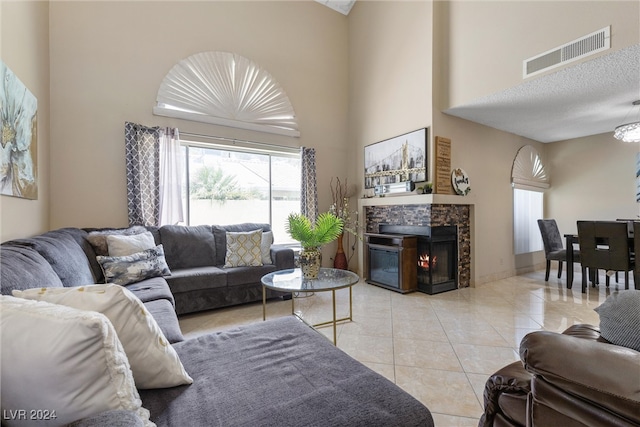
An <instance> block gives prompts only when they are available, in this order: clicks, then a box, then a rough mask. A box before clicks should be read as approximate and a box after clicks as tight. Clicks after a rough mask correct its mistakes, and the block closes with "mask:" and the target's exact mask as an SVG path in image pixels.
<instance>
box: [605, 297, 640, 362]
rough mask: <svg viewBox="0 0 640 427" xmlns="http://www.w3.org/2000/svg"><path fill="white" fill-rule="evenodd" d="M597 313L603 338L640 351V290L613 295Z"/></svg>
mask: <svg viewBox="0 0 640 427" xmlns="http://www.w3.org/2000/svg"><path fill="white" fill-rule="evenodd" d="M595 311H596V312H597V313H598V315H599V316H600V334H601V335H602V338H604V339H606V340H607V341H609V342H610V343H612V344H615V345H619V346H621V347H627V348H632V349H634V350H636V351H640V333H639V332H638V331H640V290H628V291H620V292H618V293H615V294H611V295H610V296H609V297H608V298H607V299H606V300H605V301H604V302H603V303H602V304H601V305H600V306H598V307H596V308H595Z"/></svg>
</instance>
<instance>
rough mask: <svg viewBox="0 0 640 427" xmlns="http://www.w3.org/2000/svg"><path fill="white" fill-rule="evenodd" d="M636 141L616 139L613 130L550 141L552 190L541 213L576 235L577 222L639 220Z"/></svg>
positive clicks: (566, 231)
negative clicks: (554, 219) (588, 135)
mask: <svg viewBox="0 0 640 427" xmlns="http://www.w3.org/2000/svg"><path fill="white" fill-rule="evenodd" d="M638 152H640V144H638V143H635V144H633V143H626V142H622V141H618V140H617V139H615V138H614V137H613V134H612V133H607V134H602V135H594V136H590V137H585V138H579V139H572V140H568V141H561V142H555V143H552V144H548V148H547V154H548V159H549V164H550V165H551V171H552V175H551V189H550V191H548V193H547V194H548V195H547V196H545V203H546V206H545V214H546V215H547V216H548V217H550V218H556V221H557V222H558V227H559V228H560V232H561V233H562V234H564V233H576V232H577V227H576V221H578V220H583V219H585V220H591V219H596V220H597V219H600V220H615V219H617V218H638V215H640V204H638V203H636V201H635V194H636V188H635V185H636V184H635V171H636V169H635V168H636V155H637V153H638Z"/></svg>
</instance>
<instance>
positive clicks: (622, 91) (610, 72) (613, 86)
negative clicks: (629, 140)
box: [316, 0, 640, 142]
mask: <svg viewBox="0 0 640 427" xmlns="http://www.w3.org/2000/svg"><path fill="white" fill-rule="evenodd" d="M316 1H317V2H318V3H321V4H323V5H325V6H327V7H330V8H331V9H333V10H336V11H338V12H340V13H342V14H344V15H348V14H349V12H350V11H351V8H352V7H353V5H354V3H355V2H356V0H316ZM639 99H640V44H638V45H634V46H631V47H629V48H626V49H623V50H619V51H616V52H613V53H610V54H605V55H602V56H599V57H597V58H595V59H593V60H590V61H585V62H582V63H579V64H578V65H573V66H567V67H565V68H564V69H561V70H560V71H557V72H555V73H551V74H547V75H544V76H542V77H537V78H534V79H531V80H527V81H525V82H523V83H521V84H519V85H517V86H515V87H512V88H509V89H507V90H505V91H502V92H499V93H494V94H492V95H488V96H485V97H482V98H479V99H476V100H473V101H471V102H469V103H466V104H463V105H458V106H456V107H453V108H450V109H448V110H446V111H444V113H446V114H450V115H452V116H456V117H460V118H463V119H466V120H470V121H472V122H476V123H480V124H483V125H486V126H489V127H492V128H496V129H500V130H503V131H506V132H510V133H514V134H516V135H521V136H524V137H527V138H530V139H533V140H535V141H540V142H555V141H563V140H566V139H572V138H580V137H584V136H589V135H598V134H601V133H607V132H611V133H612V134H613V130H614V129H615V127H616V126H618V125H621V124H625V123H629V122H630V121H639V120H640V107H633V105H632V102H633V101H636V100H639ZM631 113H633V114H631Z"/></svg>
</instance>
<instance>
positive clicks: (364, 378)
mask: <svg viewBox="0 0 640 427" xmlns="http://www.w3.org/2000/svg"><path fill="white" fill-rule="evenodd" d="M174 348H175V349H176V352H177V353H178V355H179V356H180V360H181V361H182V363H183V365H184V367H185V369H186V370H187V371H188V372H189V373H190V374H191V376H192V377H193V379H194V383H193V384H191V385H189V386H179V387H173V388H169V389H156V390H140V397H141V398H142V406H143V407H145V408H147V409H148V410H149V411H150V412H151V417H150V418H151V421H153V422H155V423H156V424H157V425H158V426H159V427H161V426H169V425H174V426H178V425H184V423H185V420H189V425H194V426H196V425H197V426H212V427H213V426H221V427H222V426H224V427H226V426H252V427H253V426H274V427H275V426H277V427H287V426H323V427H324V426H332V427H340V426H344V427H347V426H348V427H376V426H380V427H382V426H384V427H389V426H404V427H410V426H421V427H428V426H433V419H432V417H431V413H430V412H429V410H428V409H427V408H426V407H425V406H424V405H422V404H421V403H420V402H419V401H417V400H416V399H415V398H413V397H412V396H411V395H409V394H408V393H406V392H405V391H403V390H402V389H400V388H399V387H398V386H396V385H395V384H393V383H392V382H391V381H389V380H387V379H386V378H384V377H382V376H381V375H379V374H377V373H375V372H373V371H372V370H371V369H369V368H367V367H366V366H364V365H362V364H361V363H360V362H358V361H356V360H355V359H353V358H351V357H350V356H348V355H347V354H346V353H344V352H342V351H341V350H340V349H338V348H336V347H334V346H333V345H332V344H331V342H330V341H329V340H327V339H326V338H325V337H324V336H322V335H321V334H319V333H318V332H316V331H314V330H313V329H311V328H310V327H309V326H307V325H305V324H304V323H302V322H301V321H300V320H298V319H297V318H295V317H293V316H289V317H285V318H279V319H274V320H269V321H266V322H260V323H255V324H252V325H248V326H243V327H239V328H236V329H231V330H228V331H225V332H221V333H217V334H207V335H203V336H201V337H198V338H193V339H190V340H187V341H183V342H181V343H177V344H175V345H174Z"/></svg>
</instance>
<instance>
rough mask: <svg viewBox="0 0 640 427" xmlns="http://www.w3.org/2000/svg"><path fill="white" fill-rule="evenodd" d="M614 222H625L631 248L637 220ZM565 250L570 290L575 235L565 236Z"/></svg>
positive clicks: (568, 287)
mask: <svg viewBox="0 0 640 427" xmlns="http://www.w3.org/2000/svg"><path fill="white" fill-rule="evenodd" d="M616 221H622V222H626V223H627V224H628V228H627V234H628V236H629V244H630V246H631V247H632V248H633V244H634V236H633V223H634V221H637V220H631V219H617V220H616ZM564 239H565V248H566V249H567V289H571V287H572V286H573V263H574V260H573V245H577V244H578V235H577V234H565V235H564Z"/></svg>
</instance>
